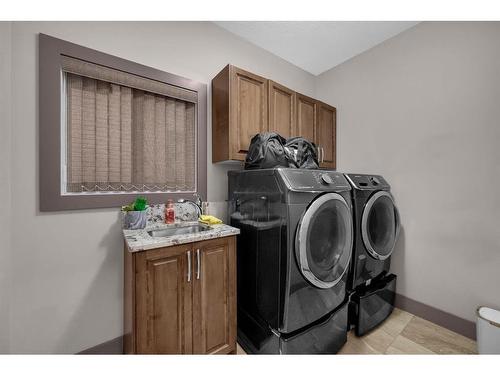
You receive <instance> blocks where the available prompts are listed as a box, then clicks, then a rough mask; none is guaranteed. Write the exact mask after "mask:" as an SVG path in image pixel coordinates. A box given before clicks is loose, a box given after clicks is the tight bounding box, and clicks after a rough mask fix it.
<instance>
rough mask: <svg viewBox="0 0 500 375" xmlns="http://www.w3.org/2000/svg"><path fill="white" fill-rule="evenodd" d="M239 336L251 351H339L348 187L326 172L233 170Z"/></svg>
mask: <svg viewBox="0 0 500 375" xmlns="http://www.w3.org/2000/svg"><path fill="white" fill-rule="evenodd" d="M228 176H229V202H230V204H229V210H230V212H229V213H230V223H231V225H232V226H235V227H237V228H239V229H240V231H241V232H240V235H239V236H238V256H237V264H238V277H237V280H238V341H239V343H240V345H241V346H242V347H243V348H244V349H245V350H247V351H249V352H252V353H283V354H287V353H291V354H293V353H295V354H301V353H304V354H313V353H336V352H337V351H338V350H339V349H340V348H341V347H342V345H343V344H344V343H345V341H346V339H347V312H348V304H347V300H348V298H347V297H348V294H347V287H346V283H347V276H348V269H349V263H350V258H351V256H352V244H353V221H352V212H351V204H352V203H351V202H352V200H351V195H350V193H351V187H350V185H349V183H348V182H347V180H346V179H345V177H344V176H343V175H342V174H341V173H337V172H335V171H328V170H306V169H291V168H277V169H261V170H247V171H230V172H229V173H228Z"/></svg>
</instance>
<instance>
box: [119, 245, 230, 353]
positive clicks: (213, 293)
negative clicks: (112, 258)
mask: <svg viewBox="0 0 500 375" xmlns="http://www.w3.org/2000/svg"><path fill="white" fill-rule="evenodd" d="M124 264H125V288H124V292H125V293H124V294H125V295H124V303H125V305H124V329H125V339H124V351H125V353H127V354H191V353H193V354H224V353H235V352H236V240H235V237H234V236H232V237H224V238H218V239H213V240H206V241H200V242H194V243H191V244H184V245H177V246H170V247H165V248H160V249H154V250H146V251H140V252H135V253H131V252H130V251H129V250H128V249H127V248H126V247H125V262H124Z"/></svg>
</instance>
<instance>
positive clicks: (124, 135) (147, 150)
mask: <svg viewBox="0 0 500 375" xmlns="http://www.w3.org/2000/svg"><path fill="white" fill-rule="evenodd" d="M39 40H40V61H39V66H40V210H41V211H53V210H60V209H77V208H93V207H114V206H119V205H122V204H125V203H128V202H129V201H131V200H132V199H133V197H135V196H136V195H137V194H141V195H146V196H147V198H148V200H149V201H150V202H152V203H159V202H165V201H166V199H167V198H181V197H186V196H192V194H193V193H194V192H196V193H198V194H200V195H201V196H206V86H205V85H203V84H199V83H196V82H193V81H190V80H187V79H184V78H181V77H177V76H173V75H171V74H169V73H165V72H160V71H157V70H155V69H152V68H147V67H145V66H142V65H139V64H136V63H132V62H130V61H126V60H123V59H120V58H117V57H114V56H110V55H106V54H103V53H101V52H97V51H94V50H90V49H87V48H85V47H81V46H76V45H74V44H72V43H68V42H64V41H61V40H59V39H55V38H52V37H48V36H46V35H42V34H41V35H40V39H39ZM48 73H49V74H48ZM54 78H55V82H54ZM57 113H59V116H56V115H55V114H57ZM57 117H58V118H57ZM56 140H59V142H55V141H56ZM54 143H58V145H57V146H58V147H57V148H56V147H54V146H55V144H54Z"/></svg>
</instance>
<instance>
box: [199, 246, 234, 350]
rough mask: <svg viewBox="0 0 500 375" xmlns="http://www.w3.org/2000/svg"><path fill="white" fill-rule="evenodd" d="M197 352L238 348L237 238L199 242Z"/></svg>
mask: <svg viewBox="0 0 500 375" xmlns="http://www.w3.org/2000/svg"><path fill="white" fill-rule="evenodd" d="M193 250H194V252H195V253H194V254H195V255H196V261H195V265H196V266H195V272H194V274H195V277H194V284H193V288H194V289H193V306H194V308H193V311H194V316H193V321H194V326H193V337H194V338H195V339H194V341H193V352H194V353H195V354H222V353H229V352H231V351H233V350H234V349H235V348H236V253H235V238H234V237H232V238H229V239H227V238H223V239H215V240H210V241H203V242H199V243H195V244H194V246H193Z"/></svg>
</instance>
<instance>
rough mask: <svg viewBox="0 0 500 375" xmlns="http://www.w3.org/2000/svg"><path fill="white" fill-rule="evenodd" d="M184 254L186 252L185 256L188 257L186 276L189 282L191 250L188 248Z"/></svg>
mask: <svg viewBox="0 0 500 375" xmlns="http://www.w3.org/2000/svg"><path fill="white" fill-rule="evenodd" d="M186 254H187V258H188V276H187V279H188V283H190V282H191V250H188V252H187V253H186Z"/></svg>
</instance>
